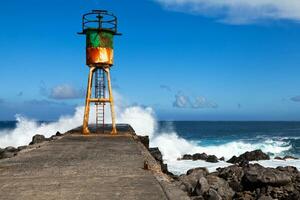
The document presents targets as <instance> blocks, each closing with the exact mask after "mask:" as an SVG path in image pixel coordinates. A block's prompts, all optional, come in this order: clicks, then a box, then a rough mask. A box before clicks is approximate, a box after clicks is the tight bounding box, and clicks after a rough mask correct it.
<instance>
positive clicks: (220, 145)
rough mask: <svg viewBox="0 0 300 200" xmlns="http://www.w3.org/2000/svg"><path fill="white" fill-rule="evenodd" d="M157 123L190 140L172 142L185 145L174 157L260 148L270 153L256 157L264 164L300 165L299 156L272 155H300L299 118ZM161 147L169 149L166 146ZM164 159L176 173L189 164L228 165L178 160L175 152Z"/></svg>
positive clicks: (165, 130) (220, 154)
mask: <svg viewBox="0 0 300 200" xmlns="http://www.w3.org/2000/svg"><path fill="white" fill-rule="evenodd" d="M158 127H159V131H158V132H160V133H172V132H173V133H176V134H177V136H178V138H181V139H184V140H185V141H188V142H189V143H191V144H192V145H187V147H183V146H184V145H185V144H184V142H182V143H180V142H179V143H178V144H175V145H176V146H177V148H178V149H180V148H184V150H183V151H181V152H180V153H177V154H176V155H177V156H176V157H180V155H182V154H183V153H197V152H198V153H202V152H205V153H207V154H214V155H216V156H217V157H219V158H220V157H223V156H224V157H225V160H228V159H230V158H231V157H232V156H234V155H236V156H238V155H240V154H242V153H244V152H246V151H252V150H255V149H261V150H262V151H263V152H265V153H267V154H268V155H270V157H271V160H269V161H259V163H260V164H262V165H264V166H266V167H277V166H288V165H293V166H295V167H297V168H298V169H300V161H299V160H287V161H281V160H275V159H274V157H275V156H281V157H282V156H285V155H290V156H294V157H298V158H300V122H294V121H293V122H289V121H284V122H273V121H161V122H159V123H158ZM173 139H174V138H173ZM175 140H176V139H175ZM170 146H171V145H170ZM170 146H169V147H166V148H170ZM163 148H165V147H163ZM186 148H190V149H186ZM163 151H165V152H168V150H163ZM168 154H170V153H168ZM167 163H168V164H169V168H170V170H171V171H172V172H173V173H175V174H181V173H184V172H186V171H187V170H188V169H189V168H192V167H198V166H205V167H208V168H209V170H210V171H214V170H215V169H216V168H217V167H224V166H228V165H229V164H228V163H226V162H219V163H207V162H204V161H178V160H177V159H175V157H174V156H173V158H172V157H170V158H168V159H167Z"/></svg>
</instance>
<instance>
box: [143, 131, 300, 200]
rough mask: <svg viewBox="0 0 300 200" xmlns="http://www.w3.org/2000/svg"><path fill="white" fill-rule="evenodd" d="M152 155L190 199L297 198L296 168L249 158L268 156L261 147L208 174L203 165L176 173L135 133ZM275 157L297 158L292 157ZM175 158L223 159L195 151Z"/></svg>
mask: <svg viewBox="0 0 300 200" xmlns="http://www.w3.org/2000/svg"><path fill="white" fill-rule="evenodd" d="M138 137H139V139H140V141H141V142H142V143H143V144H144V145H145V146H146V148H147V149H148V150H149V152H150V153H151V154H152V156H153V157H154V158H155V159H156V161H157V162H158V163H159V164H160V166H161V169H162V171H163V172H164V173H166V174H167V175H169V176H170V177H171V178H172V179H173V180H174V182H175V183H176V185H177V186H178V187H180V189H181V190H183V191H184V192H186V193H187V195H188V196H189V197H190V198H191V199H194V200H196V199H197V200H206V199H207V200H231V199H238V200H256V199H257V200H272V199H279V200H286V199H289V200H299V199H300V172H299V171H298V170H297V168H295V167H292V166H288V167H277V168H268V167H263V166H261V165H259V164H250V163H249V162H250V161H258V160H270V156H269V155H267V154H265V153H264V152H262V151H261V150H255V151H251V152H245V153H244V154H241V155H240V156H238V157H237V156H233V157H232V158H230V159H229V160H228V161H227V162H228V163H232V165H231V166H229V167H225V168H218V169H217V171H216V172H212V173H209V172H208V170H207V169H206V168H203V167H198V168H194V169H190V170H188V171H187V173H186V174H182V175H180V176H176V175H174V174H172V173H171V172H169V171H168V168H167V165H166V164H164V163H163V157H162V154H161V152H160V151H159V149H158V148H149V138H148V137H147V136H145V137H144V136H138ZM275 159H297V158H295V157H292V156H285V157H284V158H278V157H277V158H275ZM179 160H204V161H206V162H213V163H214V162H219V161H220V160H222V161H224V158H219V159H218V158H217V157H216V156H214V155H207V154H205V153H196V154H193V155H190V154H186V155H183V156H182V158H179Z"/></svg>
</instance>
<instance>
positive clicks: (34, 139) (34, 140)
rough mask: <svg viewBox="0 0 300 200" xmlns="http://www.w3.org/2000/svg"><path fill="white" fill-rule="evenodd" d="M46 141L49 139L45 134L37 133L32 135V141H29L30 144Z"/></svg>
mask: <svg viewBox="0 0 300 200" xmlns="http://www.w3.org/2000/svg"><path fill="white" fill-rule="evenodd" d="M45 141H47V138H45V136H43V135H38V134H37V135H35V136H33V137H32V141H31V142H30V143H29V145H33V144H38V143H41V142H45Z"/></svg>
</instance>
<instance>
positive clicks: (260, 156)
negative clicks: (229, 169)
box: [227, 150, 270, 163]
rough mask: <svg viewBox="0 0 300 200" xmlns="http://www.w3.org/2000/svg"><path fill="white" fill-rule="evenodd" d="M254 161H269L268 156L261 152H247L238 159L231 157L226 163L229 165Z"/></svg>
mask: <svg viewBox="0 0 300 200" xmlns="http://www.w3.org/2000/svg"><path fill="white" fill-rule="evenodd" d="M254 160H270V156H268V155H267V154H265V153H263V152H262V151H261V150H254V151H250V152H249V151H247V152H246V153H244V154H242V155H240V156H239V157H236V156H233V157H232V158H230V159H229V160H228V161H227V162H229V163H243V162H246V163H247V162H249V161H254Z"/></svg>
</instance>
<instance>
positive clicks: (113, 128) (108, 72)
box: [104, 68, 117, 135]
mask: <svg viewBox="0 0 300 200" xmlns="http://www.w3.org/2000/svg"><path fill="white" fill-rule="evenodd" d="M104 70H105V72H106V77H107V85H108V94H109V101H110V111H111V122H112V131H111V134H112V135H116V134H117V128H116V116H115V107H114V98H113V94H112V87H111V80H110V71H109V68H104Z"/></svg>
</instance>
